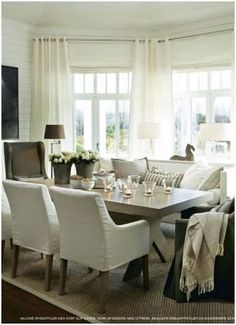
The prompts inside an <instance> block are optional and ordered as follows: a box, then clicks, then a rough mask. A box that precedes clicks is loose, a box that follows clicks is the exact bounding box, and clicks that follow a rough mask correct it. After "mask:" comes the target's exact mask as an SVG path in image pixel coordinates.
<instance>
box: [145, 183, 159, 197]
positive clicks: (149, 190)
mask: <svg viewBox="0 0 236 325" xmlns="http://www.w3.org/2000/svg"><path fill="white" fill-rule="evenodd" d="M143 187H144V195H145V196H153V194H154V190H155V187H156V182H154V181H150V182H143Z"/></svg>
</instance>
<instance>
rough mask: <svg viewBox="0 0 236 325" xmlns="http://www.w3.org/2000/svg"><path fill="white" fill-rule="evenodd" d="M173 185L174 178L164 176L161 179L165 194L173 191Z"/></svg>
mask: <svg viewBox="0 0 236 325" xmlns="http://www.w3.org/2000/svg"><path fill="white" fill-rule="evenodd" d="M174 184H175V178H173V177H168V176H166V177H164V178H163V179H162V185H163V187H164V192H165V193H171V192H172V191H173V188H174Z"/></svg>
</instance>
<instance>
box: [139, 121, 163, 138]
mask: <svg viewBox="0 0 236 325" xmlns="http://www.w3.org/2000/svg"><path fill="white" fill-rule="evenodd" d="M161 136H162V131H161V124H160V123H139V125H138V138H139V139H158V138H161Z"/></svg>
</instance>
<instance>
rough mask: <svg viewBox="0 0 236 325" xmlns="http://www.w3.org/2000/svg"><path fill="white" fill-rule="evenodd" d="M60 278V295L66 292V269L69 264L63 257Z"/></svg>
mask: <svg viewBox="0 0 236 325" xmlns="http://www.w3.org/2000/svg"><path fill="white" fill-rule="evenodd" d="M60 261H61V263H60V279H59V295H61V296H62V295H64V294H65V285H66V271H67V264H68V261H67V260H65V259H63V258H61V259H60Z"/></svg>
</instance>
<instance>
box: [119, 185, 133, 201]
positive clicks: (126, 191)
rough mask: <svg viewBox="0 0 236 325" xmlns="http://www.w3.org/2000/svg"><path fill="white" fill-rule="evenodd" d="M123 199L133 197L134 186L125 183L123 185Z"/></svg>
mask: <svg viewBox="0 0 236 325" xmlns="http://www.w3.org/2000/svg"><path fill="white" fill-rule="evenodd" d="M122 192H123V197H127V198H130V197H132V196H133V184H132V183H129V182H125V183H123V184H122Z"/></svg>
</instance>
